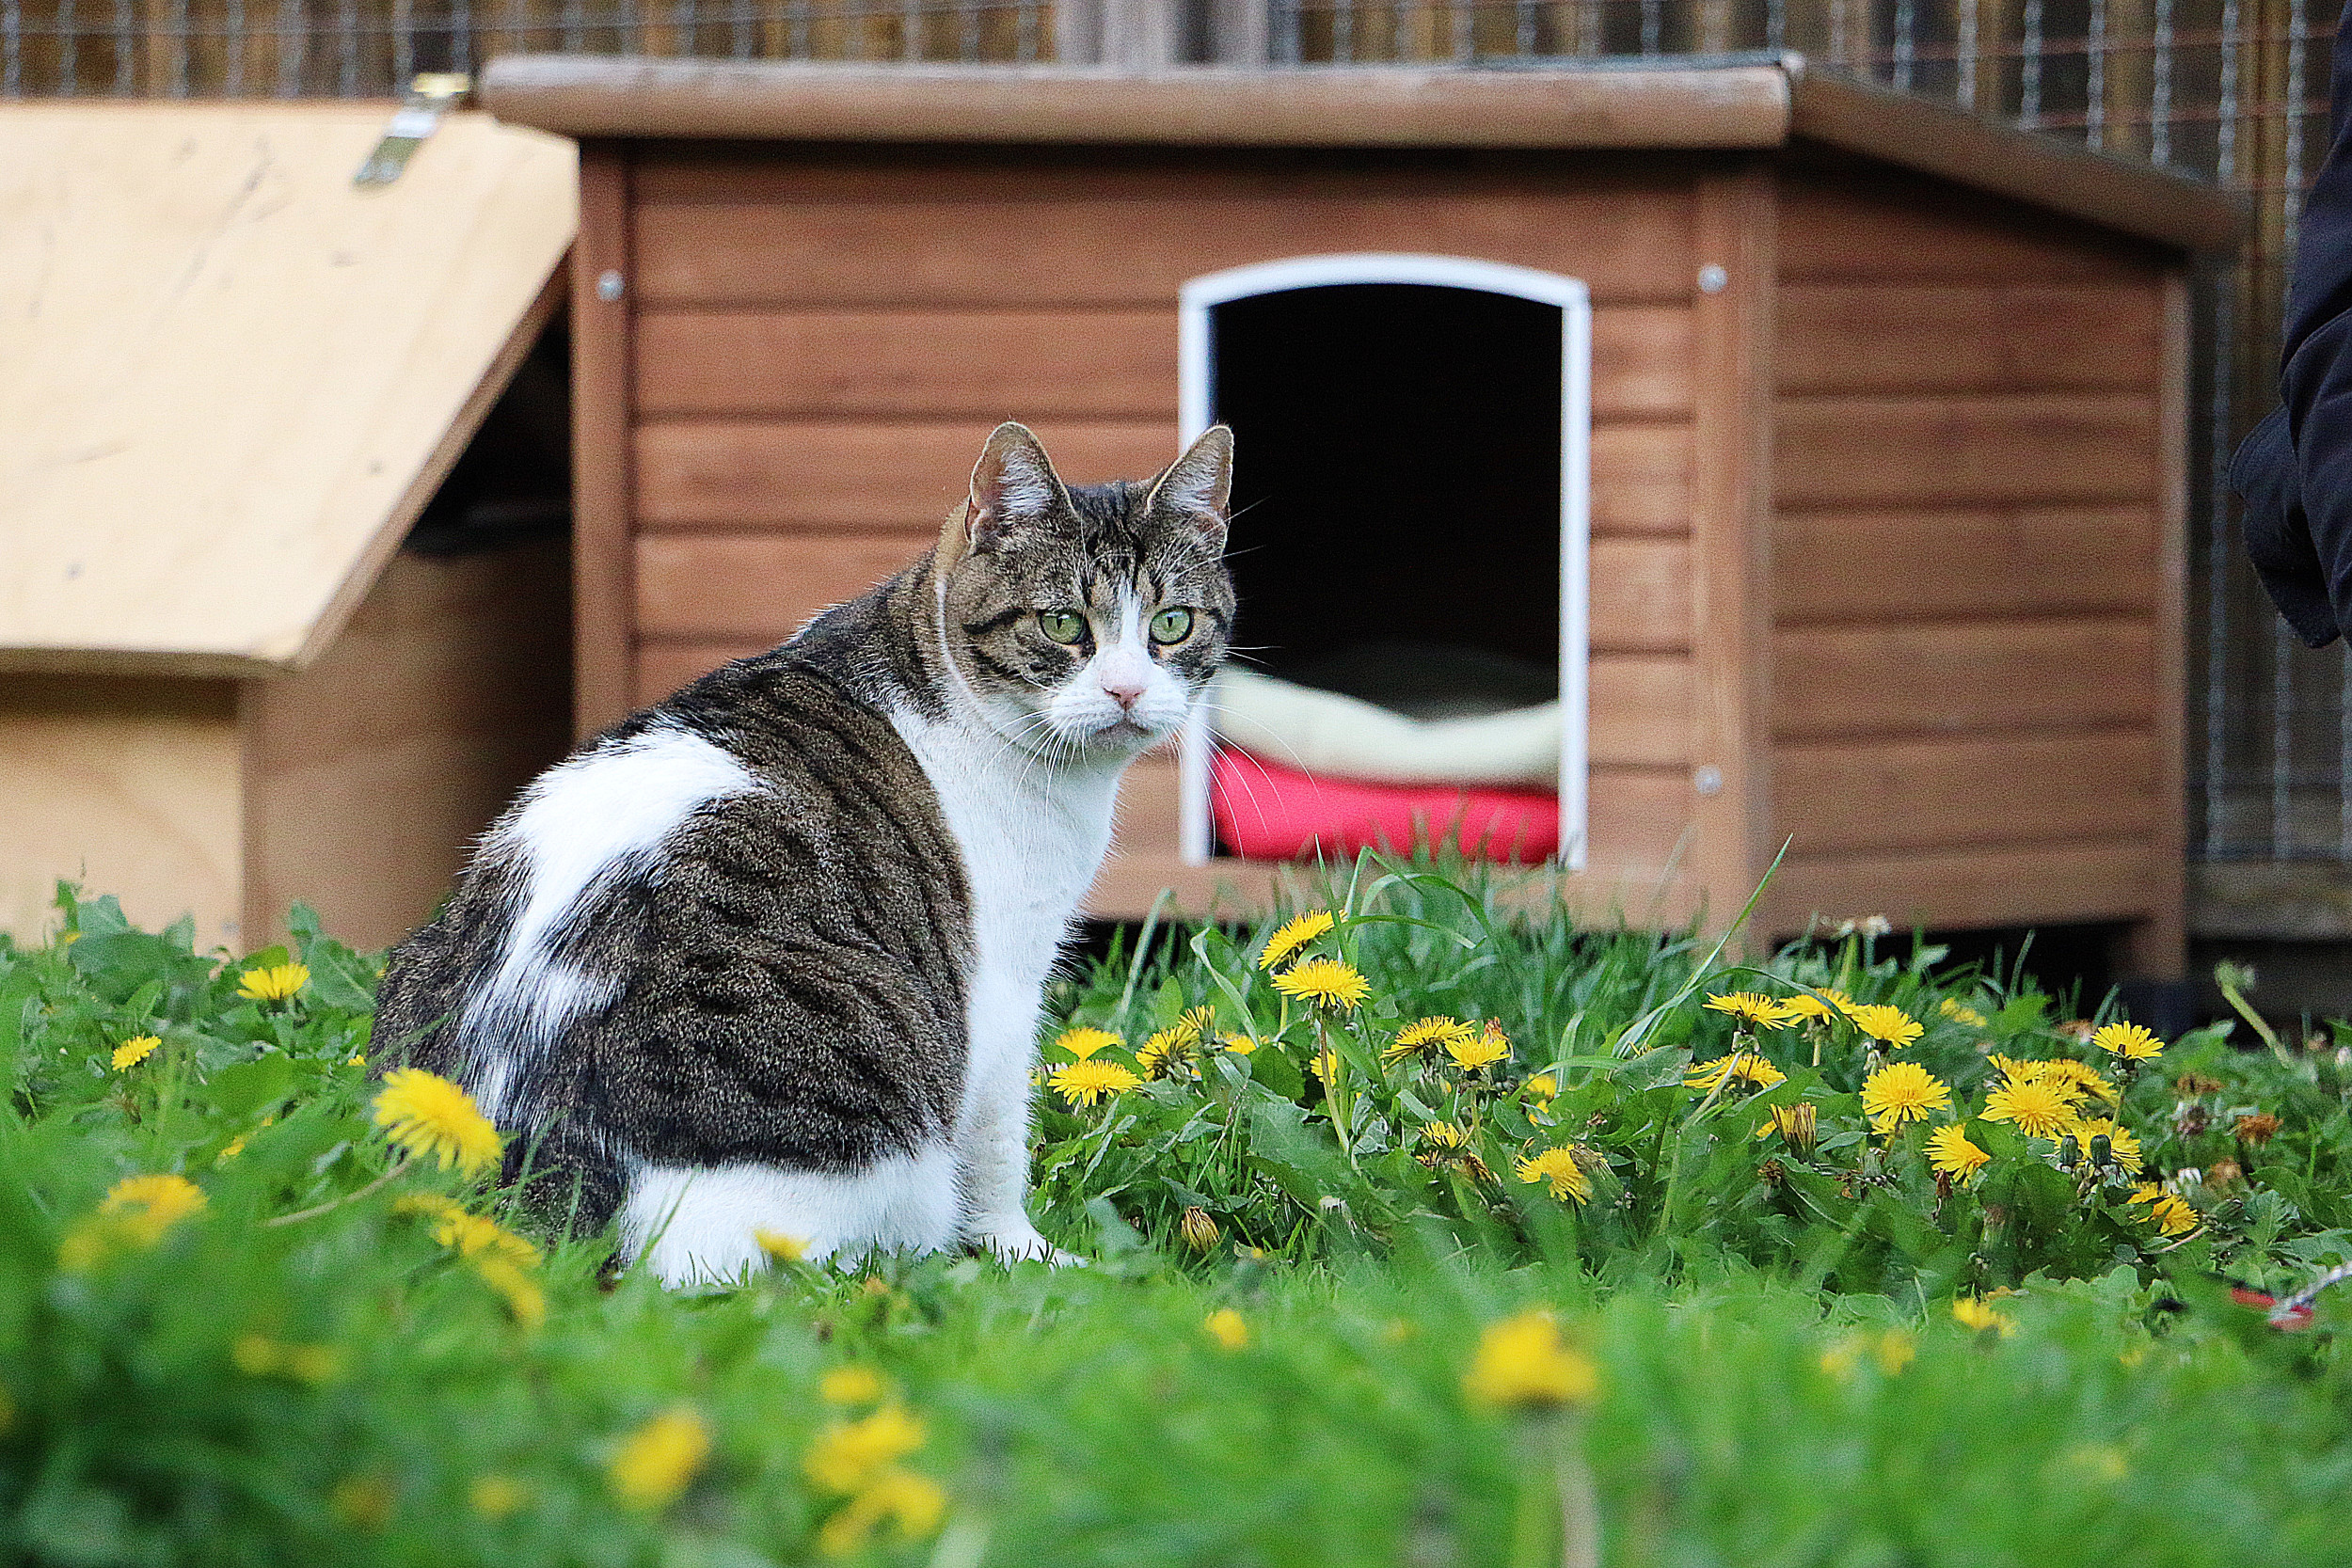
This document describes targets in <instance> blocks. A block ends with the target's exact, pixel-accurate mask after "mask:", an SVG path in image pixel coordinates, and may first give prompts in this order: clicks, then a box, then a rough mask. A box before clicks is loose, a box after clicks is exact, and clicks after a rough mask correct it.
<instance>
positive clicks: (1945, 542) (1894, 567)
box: [1772, 506, 2156, 626]
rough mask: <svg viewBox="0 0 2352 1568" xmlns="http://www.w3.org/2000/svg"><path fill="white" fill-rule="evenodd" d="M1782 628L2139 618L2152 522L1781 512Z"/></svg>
mask: <svg viewBox="0 0 2352 1568" xmlns="http://www.w3.org/2000/svg"><path fill="white" fill-rule="evenodd" d="M1772 594H1773V607H1774V610H1775V613H1776V615H1777V617H1778V620H1779V624H1780V625H1782V626H1796V625H1803V624H1805V623H1808V622H1836V621H1846V622H1852V621H1866V620H1867V621H1873V622H1877V621H1892V620H1906V619H1929V618H1958V617H1963V616H1982V615H2023V614H2042V613H2049V612H2053V611H2064V610H2079V611H2099V610H2106V611H2115V610H2146V609H2148V608H2149V607H2150V606H2152V605H2153V603H2154V602H2155V596H2156V515H2155V509H2154V508H2153V507H2152V506H2141V507H2105V508H2088V507H2043V508H2029V507H2017V508H2002V509H1999V510H1993V511H1943V512H1927V511H1920V512H1801V513H1785V512H1784V513H1782V514H1780V515H1777V516H1776V517H1774V519H1773V522H1772Z"/></svg>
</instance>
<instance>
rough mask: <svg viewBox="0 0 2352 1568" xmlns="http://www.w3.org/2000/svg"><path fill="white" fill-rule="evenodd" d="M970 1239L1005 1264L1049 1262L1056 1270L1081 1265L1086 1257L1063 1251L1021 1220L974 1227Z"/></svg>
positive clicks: (1081, 1266) (1035, 1228) (1082, 1265)
mask: <svg viewBox="0 0 2352 1568" xmlns="http://www.w3.org/2000/svg"><path fill="white" fill-rule="evenodd" d="M972 1240H973V1241H976V1242H977V1243H980V1244H981V1245H982V1246H984V1247H986V1248H988V1250H989V1251H991V1252H993V1253H994V1254H995V1255H996V1256H997V1257H999V1258H1001V1259H1004V1260H1005V1261H1006V1262H1008V1263H1019V1262H1024V1261H1039V1262H1046V1263H1051V1264H1053V1265H1054V1267H1056V1268H1057V1269H1068V1268H1084V1267H1086V1259H1083V1258H1081V1257H1079V1256H1078V1255H1077V1254H1075V1253H1071V1252H1064V1251H1063V1250H1062V1249H1061V1248H1059V1247H1057V1246H1056V1245H1055V1244H1054V1243H1051V1242H1049V1241H1047V1240H1046V1239H1045V1238H1044V1237H1042V1236H1041V1235H1039V1234H1038V1233H1037V1227H1035V1226H1033V1225H1031V1224H1029V1223H1028V1222H1027V1221H1023V1222H1022V1223H1020V1224H1018V1225H1005V1226H992V1227H986V1228H981V1229H976V1230H974V1231H973V1232H972Z"/></svg>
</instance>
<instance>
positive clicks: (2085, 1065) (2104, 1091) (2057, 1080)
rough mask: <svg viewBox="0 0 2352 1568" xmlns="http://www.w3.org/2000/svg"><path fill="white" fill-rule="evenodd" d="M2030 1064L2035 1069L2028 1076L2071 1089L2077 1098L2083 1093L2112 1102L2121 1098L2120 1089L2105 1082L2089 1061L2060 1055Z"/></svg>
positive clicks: (2054, 1085) (2055, 1086)
mask: <svg viewBox="0 0 2352 1568" xmlns="http://www.w3.org/2000/svg"><path fill="white" fill-rule="evenodd" d="M2031 1066H2033V1067H2034V1068H2035V1069H2037V1070H2036V1071H2035V1072H2033V1073H2032V1074H2030V1076H2033V1077H2037V1078H2039V1079H2041V1080H2042V1082H2043V1083H2045V1084H2048V1085H2051V1086H2052V1087H2054V1088H2059V1089H2067V1090H2071V1091H2073V1093H2074V1096H2075V1097H2076V1098H2078V1099H2079V1098H2080V1097H2082V1096H2084V1095H2091V1096H2094V1097H2096V1098H2098V1099H2100V1100H2105V1101H2109V1102H2113V1101H2118V1100H2121V1099H2122V1091H2120V1090H2119V1089H2117V1088H2116V1086H2115V1085H2113V1084H2111V1083H2109V1082H2107V1080H2106V1078H2105V1077H2103V1076H2102V1075H2101V1074H2100V1071H2099V1069H2097V1068H2095V1067H2092V1066H2091V1065H2090V1063H2089V1062H2077V1061H2075V1060H2074V1059H2073V1058H2072V1057H2068V1056H2060V1057H2058V1059H2057V1060H2056V1061H2050V1062H2035V1063H2032V1064H2031Z"/></svg>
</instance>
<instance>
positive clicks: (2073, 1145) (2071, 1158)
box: [2058, 1132, 2083, 1170]
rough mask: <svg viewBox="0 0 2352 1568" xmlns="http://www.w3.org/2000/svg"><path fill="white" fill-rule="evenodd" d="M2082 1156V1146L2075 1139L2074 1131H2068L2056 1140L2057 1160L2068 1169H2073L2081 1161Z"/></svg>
mask: <svg viewBox="0 0 2352 1568" xmlns="http://www.w3.org/2000/svg"><path fill="white" fill-rule="evenodd" d="M2082 1157H2083V1146H2082V1145H2081V1144H2079V1143H2077V1142H2076V1141H2075V1139H2074V1133H2072V1132H2069V1133H2067V1134H2066V1136H2064V1137H2062V1138H2060V1139H2059V1140H2058V1164H2061V1165H2064V1166H2065V1167H2066V1168H2067V1169H2068V1170H2073V1169H2074V1167H2075V1165H2077V1164H2080V1163H2081V1162H2082Z"/></svg>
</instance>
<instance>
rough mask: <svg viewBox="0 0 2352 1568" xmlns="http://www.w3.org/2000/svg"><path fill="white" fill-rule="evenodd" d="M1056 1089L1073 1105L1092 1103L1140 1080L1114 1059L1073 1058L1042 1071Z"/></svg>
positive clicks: (1047, 1080) (1126, 1088) (1117, 1092)
mask: <svg viewBox="0 0 2352 1568" xmlns="http://www.w3.org/2000/svg"><path fill="white" fill-rule="evenodd" d="M1045 1081H1046V1082H1047V1083H1049V1084H1051V1085H1054V1089H1055V1092H1056V1093H1057V1094H1059V1095H1060V1096H1061V1097H1062V1098H1063V1099H1064V1100H1067V1101H1070V1103H1072V1104H1073V1105H1087V1106H1091V1105H1092V1104H1094V1102H1095V1101H1098V1100H1101V1099H1102V1098H1103V1097H1104V1095H1116V1094H1124V1093H1126V1092H1127V1091H1128V1090H1129V1089H1132V1088H1134V1087H1135V1086H1136V1085H1138V1084H1140V1083H1142V1082H1143V1080H1142V1079H1140V1078H1138V1077H1136V1075H1135V1074H1134V1073H1132V1072H1129V1071H1128V1070H1127V1069H1125V1068H1123V1067H1120V1065H1119V1064H1118V1063H1117V1062H1095V1061H1085V1060H1081V1061H1075V1062H1073V1063H1071V1064H1070V1065H1069V1066H1068V1067H1057V1068H1056V1069H1054V1070H1053V1071H1051V1072H1049V1073H1047V1074H1046V1075H1045Z"/></svg>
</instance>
